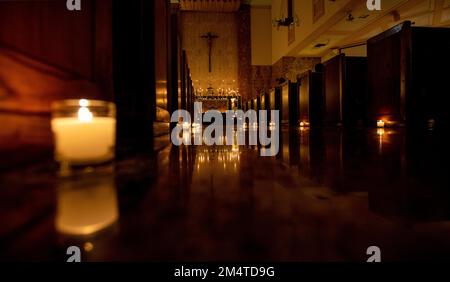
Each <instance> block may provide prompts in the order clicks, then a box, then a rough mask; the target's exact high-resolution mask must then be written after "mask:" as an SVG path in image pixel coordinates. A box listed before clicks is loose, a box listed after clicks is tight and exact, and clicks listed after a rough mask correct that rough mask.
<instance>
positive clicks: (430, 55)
mask: <svg viewBox="0 0 450 282" xmlns="http://www.w3.org/2000/svg"><path fill="white" fill-rule="evenodd" d="M367 44H368V47H367V52H368V58H369V104H370V111H369V118H370V120H371V122H372V123H375V121H376V120H386V121H389V122H390V123H394V124H396V123H405V122H406V123H407V124H408V125H412V126H413V127H424V126H430V125H433V124H434V126H440V125H442V126H444V125H446V126H448V124H449V120H450V116H449V110H448V105H449V102H450V95H448V79H449V71H448V68H449V66H450V54H449V52H448V50H450V29H449V28H426V27H413V26H411V22H408V21H407V22H404V23H401V24H399V25H397V26H395V27H393V28H391V29H389V30H387V31H385V32H383V33H381V34H379V35H378V36H375V37H373V38H371V39H369V40H368V42H367Z"/></svg>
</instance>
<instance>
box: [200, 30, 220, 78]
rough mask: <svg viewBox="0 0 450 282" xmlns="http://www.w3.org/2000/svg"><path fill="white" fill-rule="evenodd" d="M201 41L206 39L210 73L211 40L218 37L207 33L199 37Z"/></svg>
mask: <svg viewBox="0 0 450 282" xmlns="http://www.w3.org/2000/svg"><path fill="white" fill-rule="evenodd" d="M201 37H202V38H203V39H206V41H207V43H208V51H209V53H208V56H209V60H208V69H209V72H211V50H212V43H213V39H216V38H218V37H219V36H217V35H214V34H213V33H212V32H208V33H207V34H205V35H202V36H201Z"/></svg>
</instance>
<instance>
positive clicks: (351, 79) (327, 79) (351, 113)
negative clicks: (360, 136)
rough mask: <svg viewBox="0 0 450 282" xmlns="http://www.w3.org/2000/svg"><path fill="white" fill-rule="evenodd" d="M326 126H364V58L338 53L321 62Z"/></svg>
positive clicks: (365, 87) (365, 109)
mask: <svg viewBox="0 0 450 282" xmlns="http://www.w3.org/2000/svg"><path fill="white" fill-rule="evenodd" d="M323 83H324V92H325V96H324V97H325V101H324V102H325V107H324V123H325V125H337V124H342V123H343V124H344V125H348V126H355V125H363V124H364V123H366V116H367V58H365V57H347V56H345V54H341V55H338V56H336V57H334V58H332V59H330V60H329V61H327V62H325V63H324V82H323Z"/></svg>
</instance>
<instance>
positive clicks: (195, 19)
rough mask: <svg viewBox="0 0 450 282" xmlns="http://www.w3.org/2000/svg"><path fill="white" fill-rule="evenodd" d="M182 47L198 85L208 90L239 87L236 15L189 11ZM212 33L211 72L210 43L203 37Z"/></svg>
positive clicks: (184, 18) (184, 21)
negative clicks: (209, 88) (209, 83)
mask: <svg viewBox="0 0 450 282" xmlns="http://www.w3.org/2000/svg"><path fill="white" fill-rule="evenodd" d="M181 27H182V31H181V33H182V45H183V48H184V49H185V50H186V52H187V55H188V59H189V66H190V69H191V74H192V80H193V82H194V86H195V87H196V88H197V89H198V88H200V87H201V88H203V89H205V88H207V87H208V86H209V85H208V82H211V86H212V87H214V88H216V89H217V88H221V87H227V88H228V87H231V88H234V89H236V88H238V84H237V80H238V78H237V77H238V66H237V64H238V43H237V30H238V25H237V15H236V13H212V12H211V13H210V12H185V11H183V12H182V13H181ZM208 32H211V33H212V34H214V35H217V36H218V38H216V39H214V40H213V43H212V50H211V54H212V56H211V58H212V62H211V72H209V67H208V53H209V48H208V43H207V40H206V39H204V38H202V36H203V35H205V34H207V33H208Z"/></svg>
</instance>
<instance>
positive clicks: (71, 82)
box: [0, 0, 113, 113]
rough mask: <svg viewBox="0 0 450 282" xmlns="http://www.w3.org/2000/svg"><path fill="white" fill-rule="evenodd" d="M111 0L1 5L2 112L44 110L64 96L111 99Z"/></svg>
mask: <svg viewBox="0 0 450 282" xmlns="http://www.w3.org/2000/svg"><path fill="white" fill-rule="evenodd" d="M111 9H112V1H110V0H105V1H94V0H86V1H83V6H82V10H81V11H69V10H67V8H66V3H65V1H51V0H43V1H0V48H1V50H0V97H2V100H1V101H0V109H1V110H7V111H14V112H33V113H36V112H40V113H42V112H44V113H45V112H46V113H49V108H50V103H51V102H52V101H54V100H56V99H63V98H81V97H83V98H97V99H104V100H112V97H113V87H112V60H111V58H112V39H111V38H112V35H111V32H112V30H111V25H112V23H111Z"/></svg>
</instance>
